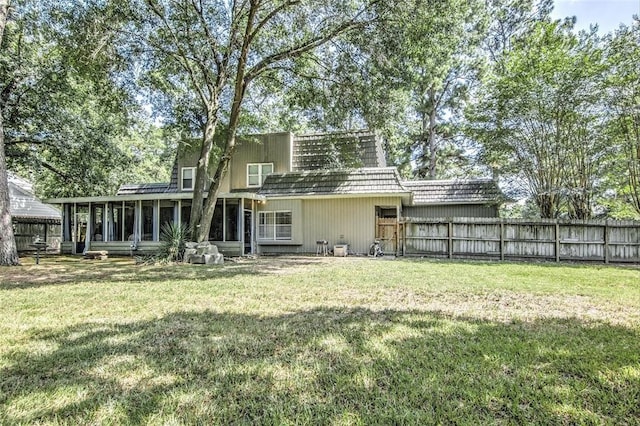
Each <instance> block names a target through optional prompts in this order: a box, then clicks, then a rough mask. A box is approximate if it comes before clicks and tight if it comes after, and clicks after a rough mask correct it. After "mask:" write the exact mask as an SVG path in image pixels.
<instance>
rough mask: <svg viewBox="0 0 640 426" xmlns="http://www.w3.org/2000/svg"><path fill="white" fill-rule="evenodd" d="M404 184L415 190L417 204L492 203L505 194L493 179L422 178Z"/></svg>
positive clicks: (498, 200) (414, 197)
mask: <svg viewBox="0 0 640 426" xmlns="http://www.w3.org/2000/svg"><path fill="white" fill-rule="evenodd" d="M402 185H403V186H404V187H405V188H407V189H408V190H410V191H412V192H413V202H414V204H415V205H425V204H460V203H478V204H492V203H498V202H500V201H501V200H503V199H504V195H503V194H502V191H500V188H499V187H498V185H497V184H496V182H495V181H494V180H492V179H469V180H420V181H406V182H402Z"/></svg>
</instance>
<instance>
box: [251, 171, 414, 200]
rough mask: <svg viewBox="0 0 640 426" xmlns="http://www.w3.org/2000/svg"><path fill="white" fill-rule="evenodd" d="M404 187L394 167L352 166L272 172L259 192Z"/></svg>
mask: <svg viewBox="0 0 640 426" xmlns="http://www.w3.org/2000/svg"><path fill="white" fill-rule="evenodd" d="M408 192H409V191H407V190H406V189H405V188H403V187H402V185H401V184H400V178H399V175H398V171H397V170H396V169H395V168H394V167H385V168H363V169H352V170H317V171H308V172H291V173H278V174H271V175H269V176H267V178H266V179H265V181H264V183H263V185H262V188H260V190H259V191H258V194H260V195H264V196H267V197H278V196H280V197H282V196H290V195H341V194H399V195H406V194H407V193H408Z"/></svg>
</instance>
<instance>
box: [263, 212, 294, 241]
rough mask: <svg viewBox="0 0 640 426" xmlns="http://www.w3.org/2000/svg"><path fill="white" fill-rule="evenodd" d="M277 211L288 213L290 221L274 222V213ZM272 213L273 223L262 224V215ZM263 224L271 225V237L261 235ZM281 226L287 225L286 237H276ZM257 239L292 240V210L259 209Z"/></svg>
mask: <svg viewBox="0 0 640 426" xmlns="http://www.w3.org/2000/svg"><path fill="white" fill-rule="evenodd" d="M278 213H288V214H289V218H290V223H285V224H279V223H277V222H276V217H277V216H276V215H277V214H278ZM268 214H271V215H273V224H272V225H271V224H269V223H265V224H264V225H263V224H262V223H261V218H262V217H263V216H262V215H268ZM263 226H271V230H272V231H273V238H269V237H267V236H264V235H261V231H262V227H263ZM282 226H288V227H289V233H288V234H289V236H288V237H286V238H282V237H280V238H278V229H279V227H282ZM258 240H260V241H293V212H292V211H291V210H269V211H260V212H258Z"/></svg>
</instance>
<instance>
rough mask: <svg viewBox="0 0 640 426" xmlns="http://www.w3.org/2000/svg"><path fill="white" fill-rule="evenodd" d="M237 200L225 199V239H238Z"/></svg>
mask: <svg viewBox="0 0 640 426" xmlns="http://www.w3.org/2000/svg"><path fill="white" fill-rule="evenodd" d="M238 214H239V205H238V200H227V202H226V210H225V222H226V223H225V225H226V226H225V241H238Z"/></svg>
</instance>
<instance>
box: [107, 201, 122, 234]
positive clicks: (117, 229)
mask: <svg viewBox="0 0 640 426" xmlns="http://www.w3.org/2000/svg"><path fill="white" fill-rule="evenodd" d="M107 212H108V216H109V217H108V219H109V220H108V221H107V223H108V225H107V228H108V230H107V232H108V235H109V241H121V240H122V231H123V216H122V215H123V211H122V203H109V204H108V206H107Z"/></svg>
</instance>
